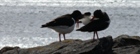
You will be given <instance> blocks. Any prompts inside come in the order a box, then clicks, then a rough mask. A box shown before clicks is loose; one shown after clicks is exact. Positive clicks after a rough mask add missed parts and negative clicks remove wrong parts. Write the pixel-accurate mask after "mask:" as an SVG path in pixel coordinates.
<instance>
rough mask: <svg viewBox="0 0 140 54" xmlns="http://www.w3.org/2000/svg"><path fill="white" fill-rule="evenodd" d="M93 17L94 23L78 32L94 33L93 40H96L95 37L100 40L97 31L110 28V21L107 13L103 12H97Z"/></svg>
mask: <svg viewBox="0 0 140 54" xmlns="http://www.w3.org/2000/svg"><path fill="white" fill-rule="evenodd" d="M93 15H94V16H93V18H92V21H91V22H90V23H88V24H87V25H85V26H83V27H81V28H80V29H77V31H82V32H94V35H93V39H94V38H95V35H96V36H97V39H99V37H98V33H97V31H102V30H104V29H106V28H108V26H109V24H110V19H109V16H108V15H107V13H106V12H102V11H101V10H95V11H94V13H93Z"/></svg>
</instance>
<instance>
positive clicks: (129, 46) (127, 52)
mask: <svg viewBox="0 0 140 54" xmlns="http://www.w3.org/2000/svg"><path fill="white" fill-rule="evenodd" d="M5 49H6V50H5ZM1 52H2V54H140V37H139V36H128V35H121V36H118V37H116V38H114V39H112V37H111V36H107V37H103V38H100V39H99V40H94V41H93V40H92V39H91V40H84V41H83V40H79V39H67V40H64V41H62V42H53V43H51V44H49V45H46V46H38V47H33V48H26V49H23V48H10V47H8V48H6V47H5V48H3V49H1Z"/></svg>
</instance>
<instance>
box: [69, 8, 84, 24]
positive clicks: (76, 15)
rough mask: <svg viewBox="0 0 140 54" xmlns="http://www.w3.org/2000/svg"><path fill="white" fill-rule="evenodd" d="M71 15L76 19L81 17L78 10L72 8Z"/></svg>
mask: <svg viewBox="0 0 140 54" xmlns="http://www.w3.org/2000/svg"><path fill="white" fill-rule="evenodd" d="M71 15H72V17H73V18H74V19H75V20H76V21H78V20H79V19H81V18H83V15H82V13H81V12H80V11H79V10H74V11H73V13H72V14H71Z"/></svg>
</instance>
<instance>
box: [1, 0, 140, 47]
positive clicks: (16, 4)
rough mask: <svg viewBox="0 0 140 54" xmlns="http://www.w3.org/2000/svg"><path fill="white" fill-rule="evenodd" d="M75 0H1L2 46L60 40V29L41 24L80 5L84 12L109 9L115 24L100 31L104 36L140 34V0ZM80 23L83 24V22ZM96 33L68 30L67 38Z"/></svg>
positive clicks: (24, 45)
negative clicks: (52, 28)
mask: <svg viewBox="0 0 140 54" xmlns="http://www.w3.org/2000/svg"><path fill="white" fill-rule="evenodd" d="M48 1H50V3H49V2H48ZM71 1H74V0H70V1H68V2H67V3H66V1H63V0H62V1H57V0H47V1H46V0H43V1H42V0H24V1H23V0H18V1H16V0H15V1H13V0H1V1H0V5H1V6H0V37H1V39H0V41H1V42H0V48H2V47H4V46H20V47H22V48H29V47H35V46H43V45H47V44H50V43H52V42H54V41H58V34H57V33H56V32H54V31H53V30H51V29H48V28H40V27H41V25H42V24H45V23H47V22H49V21H51V20H53V19H55V18H56V17H58V16H60V15H63V14H67V13H72V11H73V10H77V9H78V10H80V11H82V13H84V12H88V11H90V12H92V13H93V11H94V10H96V9H101V10H103V11H105V12H107V13H108V15H109V17H110V19H111V24H110V26H109V28H107V29H106V30H103V31H100V32H98V33H99V37H100V38H101V37H105V36H108V35H111V36H113V38H115V37H117V36H119V35H122V34H127V35H132V36H139V35H140V32H139V31H140V29H139V28H140V24H139V20H140V18H139V17H140V15H139V14H140V12H139V9H140V2H138V1H137V0H133V1H131V0H127V1H126V0H123V2H122V0H116V1H115V0H104V1H102V2H101V1H100V0H94V2H82V1H85V0H82V1H81V0H80V1H74V3H72V2H71ZM88 1H92V0H88ZM136 1H137V2H136ZM45 2H48V3H49V4H47V3H45ZM53 2H54V3H56V5H54V3H53ZM58 2H60V3H58ZM51 3H53V5H52V4H51ZM80 26H83V25H82V24H80ZM75 29H77V28H75ZM92 36H93V33H86V32H85V33H83V32H78V31H75V30H74V31H73V32H72V33H70V34H66V38H67V39H82V40H87V39H91V38H92Z"/></svg>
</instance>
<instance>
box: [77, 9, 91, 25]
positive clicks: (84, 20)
mask: <svg viewBox="0 0 140 54" xmlns="http://www.w3.org/2000/svg"><path fill="white" fill-rule="evenodd" d="M89 22H91V13H90V12H85V13H84V17H83V18H82V19H80V20H79V23H83V24H84V25H86V24H88V23H89Z"/></svg>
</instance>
